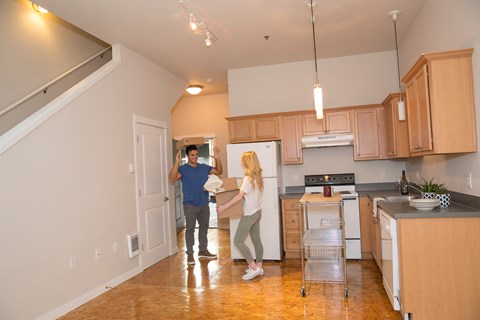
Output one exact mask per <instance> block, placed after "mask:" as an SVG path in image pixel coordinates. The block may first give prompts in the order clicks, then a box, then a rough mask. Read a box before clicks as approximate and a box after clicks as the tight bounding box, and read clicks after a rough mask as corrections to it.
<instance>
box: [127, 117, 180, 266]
mask: <svg viewBox="0 0 480 320" xmlns="http://www.w3.org/2000/svg"><path fill="white" fill-rule="evenodd" d="M141 124H143V125H148V126H153V127H158V128H160V129H162V130H164V140H165V141H164V146H165V150H164V152H165V163H164V166H165V168H164V169H165V172H166V173H167V175H166V176H167V177H168V173H169V172H170V168H169V163H170V162H169V159H170V155H169V149H168V146H169V145H170V148H171V139H170V140H169V139H168V135H167V133H168V130H167V129H168V124H167V122H165V121H160V120H156V119H152V118H147V117H144V116H139V115H136V114H134V115H133V145H134V148H133V158H134V161H135V191H134V192H135V204H136V207H135V209H136V218H137V232H138V235H139V239H143V238H144V236H145V235H144V234H143V233H142V232H143V230H141V228H140V225H141V221H140V219H141V218H142V217H141V212H140V207H139V201H140V198H139V194H138V190H139V185H138V172H137V170H136V168H137V167H138V166H137V163H136V161H137V157H136V154H137V142H136V139H137V134H138V132H137V125H141ZM166 184H167V187H166V188H167V194H168V197H169V198H170V199H174V196H173V189H172V186H171V185H170V183H169V182H168V181H167V182H166ZM166 206H167V209H166V210H167V212H168V237H167V238H168V244H167V246H168V248H169V255H170V256H171V255H172V254H175V253H177V252H178V246H177V241H176V231H175V230H176V226H175V221H173V222H172V220H175V219H172V214H173V216H175V213H174V212H173V213H172V208H174V207H173V206H172V205H171V201H167V204H166ZM140 248H141V249H142V250H140V255H139V264H140V268H141V269H142V270H144V269H145V268H144V267H143V261H142V253H143V243H140Z"/></svg>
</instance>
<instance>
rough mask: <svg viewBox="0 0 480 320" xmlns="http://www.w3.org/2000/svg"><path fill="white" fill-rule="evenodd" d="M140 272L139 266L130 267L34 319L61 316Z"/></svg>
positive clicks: (52, 318) (50, 318) (46, 319)
mask: <svg viewBox="0 0 480 320" xmlns="http://www.w3.org/2000/svg"><path fill="white" fill-rule="evenodd" d="M141 272H142V269H141V267H140V266H138V267H136V268H135V269H132V270H130V271H128V272H126V273H124V274H122V275H121V276H119V277H117V278H115V279H112V280H111V281H109V282H107V283H105V284H103V285H101V286H99V287H97V288H95V289H93V290H91V291H89V292H87V293H85V294H83V295H82V296H80V297H78V298H75V299H73V300H71V301H69V302H67V303H65V304H64V305H62V306H60V307H58V308H56V309H54V310H52V311H50V312H48V313H45V314H43V315H41V316H40V317H38V318H36V320H54V319H57V318H59V317H61V316H63V315H64V314H66V313H68V312H70V311H72V310H74V309H75V308H78V307H79V306H81V305H82V304H85V303H87V302H88V301H90V300H93V299H95V298H96V297H98V296H100V295H102V294H104V293H105V292H107V291H109V290H110V289H113V288H115V287H116V286H118V285H119V284H121V283H122V282H125V281H127V280H128V279H130V278H132V277H134V276H136V275H137V274H139V273H141Z"/></svg>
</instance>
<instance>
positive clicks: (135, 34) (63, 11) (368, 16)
mask: <svg viewBox="0 0 480 320" xmlns="http://www.w3.org/2000/svg"><path fill="white" fill-rule="evenodd" d="M424 2H425V1H424V0H361V1H359V0H343V1H338V0H323V1H322V0H317V4H316V5H315V16H316V34H317V36H316V41H317V57H318V58H319V59H322V58H331V57H338V56H349V55H357V54H365V53H371V52H379V51H389V50H395V39H394V30H393V21H392V18H391V17H390V16H389V12H391V11H392V10H400V15H399V17H398V20H397V33H398V38H399V42H401V40H402V39H403V36H404V35H405V33H406V32H407V30H408V28H409V27H410V25H411V23H412V22H413V21H414V19H415V17H416V15H417V13H418V11H419V10H420V9H421V7H422V6H423V4H424ZM38 3H39V4H40V5H42V6H43V7H45V8H47V9H48V10H50V12H52V13H53V14H55V15H57V16H59V17H60V18H62V19H64V20H66V21H68V22H70V23H72V24H74V25H76V26H77V27H79V28H81V29H83V30H85V31H87V32H89V33H90V34H92V35H94V36H95V37H97V38H99V39H101V40H103V41H105V42H107V43H110V44H117V43H120V44H122V45H124V46H126V47H128V48H130V49H132V50H134V51H136V52H137V53H139V54H141V55H142V56H144V57H146V58H148V59H150V60H152V61H154V62H155V63H157V64H158V65H160V66H162V67H163V68H165V69H166V70H168V71H170V72H172V73H174V74H176V75H178V76H179V77H181V78H183V79H185V80H186V81H188V82H189V83H190V84H201V85H204V86H205V89H204V90H203V91H202V93H201V95H202V94H203V95H204V94H217V93H225V92H228V88H227V70H228V69H237V68H245V67H255V66H261V65H272V64H280V63H289V62H297V61H304V60H312V59H313V40H312V25H311V21H310V9H309V7H308V6H307V3H309V1H308V0H303V1H301V0H296V1H294V0H261V1H259V0H242V1H228V0H221V1H219V0H202V1H198V0H184V3H185V4H186V5H187V6H188V8H190V10H191V11H192V12H194V13H195V15H196V16H198V17H200V18H201V19H202V20H204V21H206V22H207V24H208V27H209V29H210V30H212V32H213V33H214V34H215V36H216V37H217V38H218V42H214V44H213V45H212V46H211V47H210V48H207V47H206V46H205V42H204V40H205V38H204V36H202V35H200V34H195V33H194V32H192V31H191V30H190V28H189V16H188V12H187V11H186V10H185V8H184V7H183V6H182V5H181V4H180V3H179V1H178V0H156V1H153V0H135V1H118V0H81V1H78V0H62V1H58V0H39V1H38ZM207 79H211V81H210V82H208V80H207Z"/></svg>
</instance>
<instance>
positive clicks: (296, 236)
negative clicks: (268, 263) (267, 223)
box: [285, 231, 300, 250]
mask: <svg viewBox="0 0 480 320" xmlns="http://www.w3.org/2000/svg"><path fill="white" fill-rule="evenodd" d="M285 250H300V232H295V231H289V232H285Z"/></svg>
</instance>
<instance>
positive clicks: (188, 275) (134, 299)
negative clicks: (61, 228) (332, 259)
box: [60, 229, 402, 320]
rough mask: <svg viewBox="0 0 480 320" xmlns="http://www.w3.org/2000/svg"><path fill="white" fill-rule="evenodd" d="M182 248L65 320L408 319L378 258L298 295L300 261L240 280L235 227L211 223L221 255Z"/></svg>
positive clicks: (212, 244)
mask: <svg viewBox="0 0 480 320" xmlns="http://www.w3.org/2000/svg"><path fill="white" fill-rule="evenodd" d="M178 245H179V253H178V254H176V255H173V256H171V257H169V258H167V259H165V260H163V261H161V262H159V263H157V264H155V265H154V266H152V267H151V268H149V269H147V270H145V272H143V273H141V274H139V275H137V276H136V277H134V278H131V279H130V280H128V281H126V282H124V283H122V284H121V285H119V286H118V287H116V288H114V289H112V290H110V291H109V292H107V293H105V294H103V295H101V296H100V297H98V298H96V299H94V300H92V301H90V302H88V303H86V304H85V305H82V306H80V307H79V308H77V309H75V310H73V311H72V312H70V313H68V314H66V315H64V316H63V317H61V318H60V319H62V320H73V319H82V320H86V319H102V320H108V319H149V320H150V319H152V320H153V319H351V320H353V319H368V320H374V319H379V320H380V319H381V320H386V319H396V320H400V319H402V318H401V316H400V314H399V313H398V312H395V311H393V310H392V306H391V304H390V301H389V300H388V297H387V294H386V293H385V290H384V288H383V285H382V280H381V274H380V271H379V270H378V268H377V266H376V265H375V262H374V261H373V260H362V261H356V260H352V261H350V260H349V261H348V263H347V269H348V290H349V291H348V292H349V296H348V299H344V297H343V284H312V285H311V286H310V287H309V288H307V296H306V297H301V296H300V288H301V287H302V271H301V264H300V260H284V261H282V262H268V261H267V262H265V263H264V270H265V274H264V275H263V276H260V277H257V278H255V279H253V280H250V281H244V280H242V278H241V276H242V275H243V274H244V271H245V268H246V263H245V262H240V261H232V260H231V259H230V242H229V231H228V230H220V229H211V230H210V231H209V249H210V251H212V252H218V260H210V261H208V260H200V261H199V260H197V261H196V264H195V265H194V266H188V265H187V264H186V254H185V253H184V252H185V246H184V233H183V231H182V232H180V233H179V234H178Z"/></svg>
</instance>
